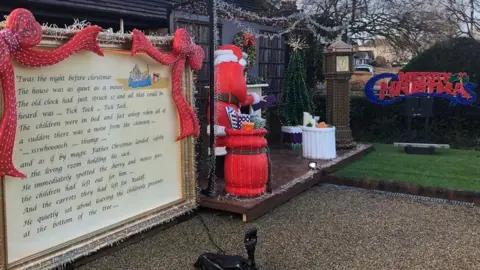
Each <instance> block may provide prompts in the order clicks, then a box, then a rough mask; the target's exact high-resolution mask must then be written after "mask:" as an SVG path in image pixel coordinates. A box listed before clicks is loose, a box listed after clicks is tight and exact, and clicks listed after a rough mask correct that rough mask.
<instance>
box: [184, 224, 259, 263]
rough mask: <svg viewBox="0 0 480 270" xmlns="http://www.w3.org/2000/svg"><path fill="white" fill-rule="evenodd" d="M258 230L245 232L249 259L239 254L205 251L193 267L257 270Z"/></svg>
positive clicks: (252, 229) (253, 229)
mask: <svg viewBox="0 0 480 270" xmlns="http://www.w3.org/2000/svg"><path fill="white" fill-rule="evenodd" d="M257 231H258V230H257V228H251V229H249V230H248V231H247V232H246V233H245V237H244V240H243V241H244V243H245V249H246V251H247V256H248V258H247V259H245V258H244V257H242V256H238V255H225V254H216V253H204V254H202V255H200V257H199V258H198V260H197V261H196V262H195V264H194V265H193V267H194V268H195V269H198V270H257V269H258V268H257V263H256V262H255V250H256V246H257V239H258V237H257Z"/></svg>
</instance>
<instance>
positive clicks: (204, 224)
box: [197, 213, 225, 254]
mask: <svg viewBox="0 0 480 270" xmlns="http://www.w3.org/2000/svg"><path fill="white" fill-rule="evenodd" d="M197 216H198V217H199V219H200V222H202V225H203V227H204V228H205V231H206V232H207V236H208V240H210V243H212V245H213V246H214V247H215V248H216V249H217V250H218V252H220V253H222V254H225V251H224V250H223V249H222V248H221V247H220V246H218V244H217V243H216V242H215V240H213V237H212V234H211V233H210V229H209V228H208V226H207V224H206V223H205V220H204V219H203V217H202V215H201V214H200V213H197Z"/></svg>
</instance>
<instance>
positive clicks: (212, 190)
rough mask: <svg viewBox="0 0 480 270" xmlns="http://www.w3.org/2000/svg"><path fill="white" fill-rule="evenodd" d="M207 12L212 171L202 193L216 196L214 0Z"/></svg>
mask: <svg viewBox="0 0 480 270" xmlns="http://www.w3.org/2000/svg"><path fill="white" fill-rule="evenodd" d="M207 14H208V18H209V24H210V29H209V43H210V46H209V47H208V58H209V59H210V63H209V66H208V69H209V85H210V89H209V104H210V111H209V114H210V122H211V123H210V141H209V145H210V171H209V174H208V185H207V189H206V190H202V194H204V195H207V196H210V197H215V196H216V195H217V183H216V179H215V159H216V156H215V135H214V134H215V125H214V123H215V67H214V63H213V62H214V61H213V59H214V54H215V31H216V29H215V26H214V24H215V23H214V22H215V18H214V17H213V0H207Z"/></svg>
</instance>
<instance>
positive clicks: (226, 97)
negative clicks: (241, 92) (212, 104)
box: [215, 93, 240, 106]
mask: <svg viewBox="0 0 480 270" xmlns="http://www.w3.org/2000/svg"><path fill="white" fill-rule="evenodd" d="M215 99H216V100H218V101H222V102H225V103H228V104H234V105H237V106H238V104H240V102H238V98H237V97H236V96H235V95H233V94H227V93H222V94H217V95H216V98H215Z"/></svg>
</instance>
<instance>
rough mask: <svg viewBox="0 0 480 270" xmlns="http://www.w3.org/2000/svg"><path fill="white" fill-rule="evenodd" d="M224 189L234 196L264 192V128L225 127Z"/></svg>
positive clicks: (254, 194)
mask: <svg viewBox="0 0 480 270" xmlns="http://www.w3.org/2000/svg"><path fill="white" fill-rule="evenodd" d="M225 133H226V137H225V146H226V148H227V155H226V156H225V191H226V192H227V193H229V194H231V195H234V196H240V197H255V196H259V195H262V194H263V193H265V189H266V184H267V179H268V157H267V148H266V147H267V140H266V139H265V135H266V134H267V130H266V129H253V130H244V129H240V130H238V129H237V130H235V129H226V130H225Z"/></svg>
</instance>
